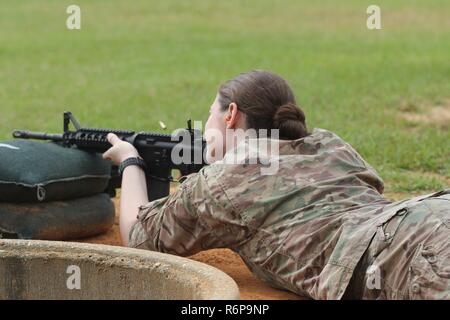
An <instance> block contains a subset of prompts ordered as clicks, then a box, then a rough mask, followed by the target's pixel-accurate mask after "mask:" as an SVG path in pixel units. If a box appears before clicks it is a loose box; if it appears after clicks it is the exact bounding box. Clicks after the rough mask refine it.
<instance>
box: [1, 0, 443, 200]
mask: <svg viewBox="0 0 450 320" xmlns="http://www.w3.org/2000/svg"><path fill="white" fill-rule="evenodd" d="M73 3H76V4H78V5H79V6H80V7H81V19H82V21H81V30H79V31H77V30H75V31H70V30H67V29H66V24H65V23H66V18H67V16H68V15H67V14H66V8H67V6H68V5H70V4H73ZM372 3H373V1H358V0H354V1H349V0H345V1H338V2H337V1H331V0H330V1H299V0H290V1H287V0H285V1H269V0H246V1H237V0H232V1H229V0H227V1H213V0H210V1H207V0H195V1H192V0H190V1H185V0H179V1H173V0H164V1H148V0H133V1H125V0H121V1H119V0H109V1H106V0H89V1H87V0H77V1H72V0H71V1H61V0H53V1H50V0H47V1H44V0H21V1H9V0H0V111H1V112H0V139H1V140H7V139H10V137H11V132H12V131H13V130H14V129H19V128H20V129H25V128H26V129H31V130H37V131H50V132H60V131H61V130H62V112H63V111H64V110H71V111H72V112H73V113H74V114H75V115H76V116H77V117H78V119H79V121H80V122H81V123H82V124H83V125H86V126H93V127H112V128H122V129H125V128H127V129H135V130H161V129H160V128H159V125H158V121H160V120H161V121H164V122H165V123H166V125H167V127H168V128H167V130H168V132H170V131H172V130H173V129H175V128H178V127H182V126H184V125H185V123H186V120H187V119H188V118H192V119H194V120H202V121H204V120H206V118H207V112H208V108H209V106H210V104H211V102H212V100H213V98H214V96H215V93H216V89H217V87H218V86H219V84H220V83H221V82H223V81H225V80H227V79H229V78H231V77H233V76H235V75H236V74H238V73H240V72H244V71H248V70H251V69H268V70H273V71H275V72H277V73H279V74H281V75H282V76H284V77H285V78H286V79H287V80H288V81H289V82H290V84H291V85H292V87H293V88H294V90H295V92H296V94H297V98H298V102H299V104H300V105H301V106H302V108H303V109H304V111H305V113H306V115H307V122H308V125H309V127H310V128H313V127H321V128H326V129H329V130H332V131H334V132H336V133H337V134H338V135H340V136H341V137H343V138H344V139H346V140H347V141H348V142H349V143H350V144H352V145H353V146H354V147H355V149H356V150H358V151H359V152H360V153H361V154H362V156H363V157H364V158H365V159H366V160H367V161H368V162H369V163H370V164H371V165H372V166H373V167H374V168H375V169H377V170H378V171H379V173H380V174H381V176H382V177H383V178H384V180H385V182H386V191H387V192H401V193H405V192H406V193H408V194H414V193H424V192H427V191H434V190H438V189H441V188H444V187H450V133H449V130H450V129H449V123H450V120H449V119H450V118H449V112H450V1H447V0H442V1H433V0H431V1H406V0H405V1H377V2H376V4H378V5H379V6H380V7H381V19H382V28H383V29H382V30H374V31H370V30H368V29H367V28H366V19H367V14H366V8H367V6H368V5H370V4H372Z"/></svg>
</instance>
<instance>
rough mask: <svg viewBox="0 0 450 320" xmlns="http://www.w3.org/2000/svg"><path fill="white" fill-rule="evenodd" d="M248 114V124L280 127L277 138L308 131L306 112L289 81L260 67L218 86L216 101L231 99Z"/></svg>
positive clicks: (225, 104)
mask: <svg viewBox="0 0 450 320" xmlns="http://www.w3.org/2000/svg"><path fill="white" fill-rule="evenodd" d="M232 102H234V103H236V105H237V107H238V109H239V110H240V111H241V112H243V113H244V114H245V115H246V117H247V123H246V125H247V128H252V129H256V130H257V131H258V130H259V129H268V130H269V129H279V130H280V131H279V136H280V139H284V140H295V139H300V138H303V137H305V136H307V135H309V133H308V130H307V128H306V124H305V114H304V113H303V111H302V110H301V109H300V108H299V107H298V106H297V103H296V100H295V96H294V93H293V92H292V90H291V88H290V87H289V84H288V83H287V82H286V80H284V79H283V78H281V77H280V76H278V75H276V74H274V73H272V72H268V71H262V70H255V71H250V72H246V73H242V74H240V75H238V76H237V77H235V78H233V79H231V80H228V81H227V82H225V83H224V84H222V85H221V86H220V88H219V104H220V105H221V107H222V109H223V110H226V109H227V108H228V106H229V105H230V103H232Z"/></svg>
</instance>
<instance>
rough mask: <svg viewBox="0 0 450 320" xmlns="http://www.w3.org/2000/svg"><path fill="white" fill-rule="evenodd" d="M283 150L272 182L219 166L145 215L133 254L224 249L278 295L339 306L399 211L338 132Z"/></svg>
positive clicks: (255, 168) (318, 132) (252, 171)
mask: <svg viewBox="0 0 450 320" xmlns="http://www.w3.org/2000/svg"><path fill="white" fill-rule="evenodd" d="M240 147H242V145H239V146H238V147H236V148H235V149H232V150H230V151H228V152H227V154H226V156H228V155H229V154H230V153H231V154H233V153H239V148H240ZM279 147H280V148H279V156H278V157H277V160H278V161H279V162H278V164H279V167H278V171H277V173H276V174H275V175H262V174H261V171H260V169H261V166H262V164H260V163H257V164H225V163H224V162H216V163H214V164H211V165H209V166H206V167H204V168H203V169H202V170H201V171H200V172H199V173H196V174H192V175H190V176H188V178H187V179H186V180H185V181H184V182H183V183H182V184H181V185H180V187H179V188H178V190H177V191H176V192H175V193H173V194H171V195H170V196H168V197H166V198H163V199H159V200H156V201H153V202H150V203H148V204H146V205H143V206H141V207H140V208H139V209H140V210H139V215H138V222H137V223H136V224H135V225H134V226H133V227H132V229H131V231H130V243H129V245H130V246H132V247H137V248H142V249H148V250H154V251H160V252H166V253H171V254H176V255H182V256H188V255H192V254H194V253H196V252H199V251H201V250H206V249H210V248H230V249H232V250H234V251H235V252H237V253H238V254H239V255H240V256H241V257H242V259H243V261H244V262H245V263H246V264H247V266H248V267H249V268H250V269H251V270H252V271H253V272H254V273H255V274H256V275H257V276H258V277H259V278H260V279H262V280H263V281H265V282H267V283H268V284H270V285H272V286H274V287H277V288H282V289H286V290H290V291H293V292H295V293H298V294H300V295H303V296H307V297H310V298H313V299H340V298H341V297H342V295H343V294H344V292H345V289H346V287H347V286H348V284H349V282H350V279H351V277H352V274H353V271H354V269H355V266H356V265H357V263H358V262H359V261H360V259H361V257H362V255H363V253H364V252H365V251H366V249H367V248H368V246H369V244H370V241H371V240H372V237H373V236H374V235H375V233H376V229H377V226H378V225H379V224H380V223H382V222H383V221H386V220H388V219H389V217H390V216H392V215H393V214H394V209H395V207H396V205H395V203H392V201H390V200H388V199H386V198H384V197H383V196H382V195H381V193H382V192H383V181H382V179H381V178H380V177H379V176H378V174H377V173H376V171H375V170H374V169H373V168H372V167H371V166H370V165H369V164H368V163H366V161H364V160H363V159H362V157H361V156H360V155H359V154H358V153H357V152H356V151H355V150H354V149H353V148H352V147H351V146H350V145H349V144H348V143H346V142H345V141H343V140H342V139H341V138H340V137H339V136H337V135H336V134H335V133H332V132H330V131H327V130H324V129H320V128H315V129H314V130H313V131H312V133H311V135H309V136H307V137H305V138H302V139H299V140H293V141H288V140H281V141H280V142H279Z"/></svg>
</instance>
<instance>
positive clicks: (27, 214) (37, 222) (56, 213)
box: [0, 193, 115, 240]
mask: <svg viewBox="0 0 450 320" xmlns="http://www.w3.org/2000/svg"><path fill="white" fill-rule="evenodd" d="M114 217H115V210H114V203H113V202H112V201H111V199H110V197H109V195H108V194H106V193H100V194H98V195H95V196H91V197H86V198H80V199H75V200H69V201H55V202H41V203H34V204H31V203H30V204H28V203H27V204H16V203H0V238H10V239H39V240H70V239H77V238H84V237H90V236H93V235H96V234H99V233H103V232H105V231H107V230H108V229H110V228H111V227H112V225H113V224H114Z"/></svg>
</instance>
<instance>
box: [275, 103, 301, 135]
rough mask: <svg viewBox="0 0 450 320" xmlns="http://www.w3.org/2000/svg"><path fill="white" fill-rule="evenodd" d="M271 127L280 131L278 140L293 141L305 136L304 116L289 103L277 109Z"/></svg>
mask: <svg viewBox="0 0 450 320" xmlns="http://www.w3.org/2000/svg"><path fill="white" fill-rule="evenodd" d="M272 127H273V128H275V129H279V130H280V132H279V135H280V139H287V140H295V139H299V138H301V137H303V136H305V135H306V134H307V130H306V125H305V114H304V113H303V111H302V110H300V108H298V107H297V106H296V105H295V104H294V103H291V102H289V103H287V104H284V105H282V106H281V107H279V108H278V109H277V111H276V112H275V115H274V116H273V124H272Z"/></svg>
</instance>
